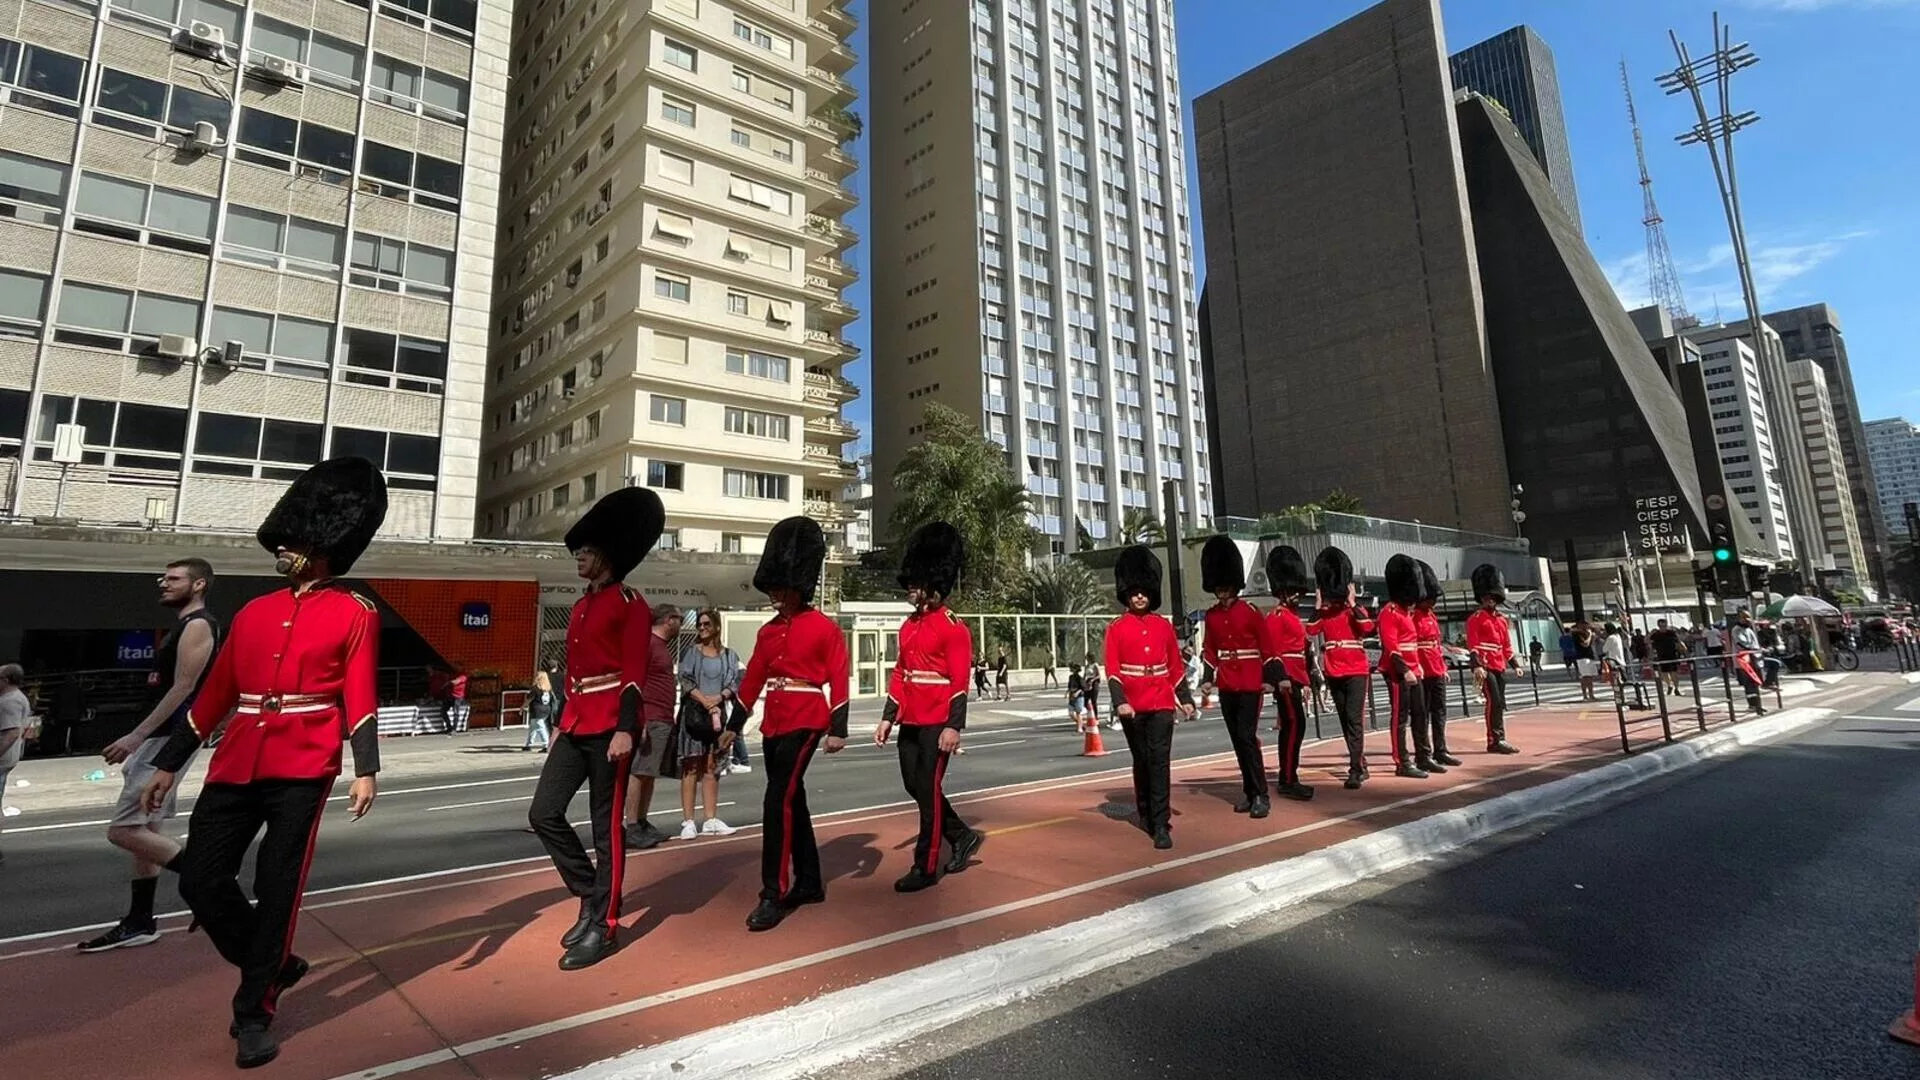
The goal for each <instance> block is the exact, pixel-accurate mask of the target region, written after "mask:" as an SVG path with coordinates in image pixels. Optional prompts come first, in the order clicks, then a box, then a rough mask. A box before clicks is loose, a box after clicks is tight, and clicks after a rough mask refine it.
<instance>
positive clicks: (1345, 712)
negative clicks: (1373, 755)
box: [1307, 546, 1375, 791]
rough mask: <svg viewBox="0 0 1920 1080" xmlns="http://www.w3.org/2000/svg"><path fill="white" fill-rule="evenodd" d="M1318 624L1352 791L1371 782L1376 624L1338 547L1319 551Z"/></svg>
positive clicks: (1314, 625) (1313, 626)
mask: <svg viewBox="0 0 1920 1080" xmlns="http://www.w3.org/2000/svg"><path fill="white" fill-rule="evenodd" d="M1313 576H1314V580H1315V581H1316V582H1317V583H1318V584H1319V589H1318V590H1316V591H1315V593H1314V604H1313V608H1314V611H1313V620H1312V621H1311V622H1309V623H1307V633H1309V634H1311V635H1313V636H1314V637H1317V638H1319V639H1320V642H1321V647H1322V648H1323V649H1324V650H1325V651H1324V652H1323V653H1322V657H1323V659H1322V660H1321V663H1322V664H1323V665H1324V667H1325V668H1326V678H1327V689H1328V691H1329V693H1330V695H1331V696H1332V698H1333V708H1334V711H1335V712H1337V713H1339V714H1340V732H1341V734H1342V735H1343V736H1345V738H1346V743H1347V778H1346V781H1345V786H1346V788H1347V790H1349V791H1352V790H1354V789H1356V788H1358V787H1359V786H1360V785H1362V784H1364V783H1366V782H1367V777H1368V772H1367V745H1366V738H1367V729H1366V723H1367V718H1366V713H1367V697H1368V686H1367V648H1366V645H1364V644H1363V642H1364V640H1365V639H1366V637H1367V635H1368V634H1371V633H1373V632H1374V628H1375V623H1374V621H1373V619H1372V618H1370V617H1369V616H1368V614H1367V610H1366V609H1365V608H1363V607H1361V606H1360V605H1359V603H1358V601H1357V599H1356V596H1355V592H1354V587H1353V562H1352V560H1350V559H1348V558H1347V553H1346V552H1344V551H1341V550H1340V549H1339V548H1337V547H1331V546H1330V547H1328V548H1326V549H1325V550H1323V551H1321V552H1320V556H1319V557H1318V558H1316V559H1315V560H1314V562H1313Z"/></svg>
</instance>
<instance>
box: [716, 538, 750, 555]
mask: <svg viewBox="0 0 1920 1080" xmlns="http://www.w3.org/2000/svg"><path fill="white" fill-rule="evenodd" d="M744 543H745V542H744V541H743V540H742V538H741V536H740V534H739V533H721V534H720V552H721V554H723V555H738V554H740V553H741V552H742V551H744V550H745V546H744Z"/></svg>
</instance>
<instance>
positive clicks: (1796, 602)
mask: <svg viewBox="0 0 1920 1080" xmlns="http://www.w3.org/2000/svg"><path fill="white" fill-rule="evenodd" d="M1780 614H1781V616H1782V617H1783V618H1788V619H1806V618H1815V619H1819V618H1827V617H1829V616H1837V615H1839V614H1840V609H1839V608H1837V607H1834V606H1833V605H1832V604H1829V603H1827V602H1826V601H1825V600H1822V599H1820V598H1819V597H1817V596H1789V597H1787V601H1786V603H1784V604H1781V605H1780Z"/></svg>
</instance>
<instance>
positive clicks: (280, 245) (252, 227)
mask: <svg viewBox="0 0 1920 1080" xmlns="http://www.w3.org/2000/svg"><path fill="white" fill-rule="evenodd" d="M345 239H346V234H345V233H344V232H343V231H342V230H341V229H339V228H338V227H336V226H333V225H328V224H326V223H324V222H319V221H310V220H308V219H306V218H301V217H288V216H287V215H285V214H275V213H270V212H268V211H266V210H255V209H253V208H251V207H246V206H234V205H232V204H228V206H227V225H226V229H225V230H224V231H223V232H222V234H221V238H220V257H221V258H223V259H231V260H233V261H235V262H244V263H253V264H255V265H257V266H267V267H271V268H273V269H275V270H286V271H292V272H294V273H313V274H322V275H325V276H328V277H331V276H332V275H333V273H334V272H335V271H337V270H339V269H340V248H341V245H342V244H343V243H344V241H345Z"/></svg>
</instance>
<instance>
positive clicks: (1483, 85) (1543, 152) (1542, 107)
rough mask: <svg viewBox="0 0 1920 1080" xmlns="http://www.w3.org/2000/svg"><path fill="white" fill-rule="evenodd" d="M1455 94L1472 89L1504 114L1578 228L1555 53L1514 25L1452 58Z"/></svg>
mask: <svg viewBox="0 0 1920 1080" xmlns="http://www.w3.org/2000/svg"><path fill="white" fill-rule="evenodd" d="M1447 66H1448V67H1449V69H1451V71H1452V74H1453V86H1454V89H1456V90H1471V91H1473V92H1474V93H1477V94H1479V95H1481V96H1482V97H1485V98H1489V99H1491V100H1492V101H1493V102H1495V103H1496V104H1498V105H1499V106H1500V108H1501V109H1502V110H1503V111H1505V112H1506V114H1507V116H1508V117H1509V118H1510V119H1512V121H1513V125H1514V127H1516V128H1518V129H1519V130H1520V137H1521V138H1522V139H1524V140H1526V144H1527V149H1529V150H1531V151H1533V159H1534V160H1535V161H1537V162H1539V164H1540V168H1541V171H1543V172H1545V173H1546V174H1547V182H1548V183H1550V184H1552V185H1553V194H1554V196H1555V197H1556V198H1558V199H1559V200H1560V206H1561V208H1562V209H1564V210H1566V212H1567V217H1569V218H1571V219H1573V227H1574V230H1575V231H1576V232H1578V231H1581V226H1580V195H1579V193H1578V192H1577V191H1576V190H1575V188H1574V183H1573V151H1572V150H1571V148H1570V147H1569V145H1568V142H1567V118H1566V116H1565V114H1564V113H1563V112H1562V111H1561V108H1560V76H1559V75H1558V74H1557V73H1556V72H1555V70H1554V64H1553V50H1552V49H1550V48H1548V47H1547V43H1546V41H1545V40H1544V39H1542V38H1541V37H1540V35H1539V34H1537V33H1535V32H1534V30H1533V28H1532V27H1530V26H1516V27H1514V28H1513V29H1511V30H1508V31H1506V32H1504V33H1501V34H1496V35H1495V36H1493V37H1490V38H1488V39H1487V40H1485V41H1483V42H1481V43H1480V44H1478V45H1473V46H1469V47H1467V48H1465V49H1462V50H1460V51H1459V52H1457V53H1454V54H1453V56H1452V57H1451V58H1449V59H1448V61H1447Z"/></svg>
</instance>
